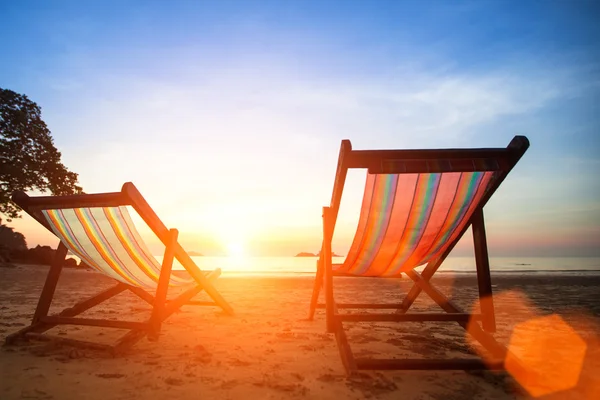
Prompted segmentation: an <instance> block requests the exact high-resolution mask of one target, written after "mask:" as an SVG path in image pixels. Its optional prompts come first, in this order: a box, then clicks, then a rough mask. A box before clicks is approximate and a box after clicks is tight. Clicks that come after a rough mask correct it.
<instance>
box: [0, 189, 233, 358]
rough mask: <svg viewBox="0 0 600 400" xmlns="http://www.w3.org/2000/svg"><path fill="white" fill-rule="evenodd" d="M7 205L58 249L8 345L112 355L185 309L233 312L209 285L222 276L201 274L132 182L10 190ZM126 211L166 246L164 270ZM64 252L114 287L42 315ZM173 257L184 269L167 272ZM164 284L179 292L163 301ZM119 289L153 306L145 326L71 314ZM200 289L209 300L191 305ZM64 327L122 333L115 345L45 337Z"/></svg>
mask: <svg viewBox="0 0 600 400" xmlns="http://www.w3.org/2000/svg"><path fill="white" fill-rule="evenodd" d="M12 200H13V201H14V202H15V203H16V204H18V205H19V206H20V207H21V208H22V209H23V210H24V211H25V212H27V213H28V214H29V215H31V216H32V217H33V218H34V219H36V220H37V221H38V222H39V223H40V224H42V225H43V226H44V227H46V228H47V229H48V230H50V231H51V232H52V233H53V234H54V235H56V236H57V237H58V238H59V239H60V244H59V245H58V248H57V250H56V252H55V258H54V260H53V262H52V264H51V266H50V269H49V272H48V275H47V277H46V283H45V284H44V287H43V289H42V292H41V295H40V298H39V301H38V304H37V308H36V310H35V313H34V315H33V320H32V322H31V325H30V326H27V327H25V328H23V329H21V330H20V331H18V332H16V333H14V334H12V335H9V336H8V337H7V338H6V343H7V344H11V343H14V342H15V341H17V340H18V339H19V338H33V339H40V340H54V341H59V342H63V343H67V344H70V345H75V346H80V347H88V348H98V349H104V350H108V351H110V352H113V353H116V354H118V353H122V352H123V351H126V350H127V349H128V348H130V347H131V346H132V345H133V344H134V343H136V342H137V341H139V340H140V339H142V338H143V337H144V336H148V338H149V339H150V340H157V339H158V335H159V332H160V328H161V323H162V322H163V321H164V320H165V319H166V318H167V317H169V316H170V315H171V314H173V313H174V312H175V311H177V310H178V309H179V308H180V307H181V306H182V305H184V304H195V305H212V306H218V307H221V308H222V309H223V311H224V312H226V313H228V314H233V309H232V308H231V306H230V305H229V304H228V303H227V302H226V301H225V299H224V298H223V297H222V296H221V295H220V294H219V292H217V290H216V289H215V287H214V286H213V284H212V281H214V280H215V279H216V278H218V276H219V275H220V273H221V271H220V270H218V269H217V270H214V271H212V272H210V273H206V272H204V271H201V270H200V268H198V266H197V265H196V264H195V263H194V262H193V261H192V259H191V258H190V256H189V255H188V254H187V252H186V251H185V250H184V249H183V248H182V247H181V245H180V244H179V243H178V242H177V236H178V231H177V230H176V229H171V230H169V229H167V227H166V226H165V225H164V224H163V222H162V221H161V220H160V218H159V217H158V216H157V215H156V214H155V213H154V211H153V210H152V208H151V207H150V205H149V204H148V203H147V202H146V200H145V199H144V198H143V197H142V195H141V193H140V192H139V191H138V190H137V188H136V187H135V186H134V185H133V183H130V182H127V183H125V184H124V185H123V187H122V190H121V191H120V192H115V193H98V194H81V195H72V196H43V197H29V196H28V195H27V194H25V193H23V192H16V193H14V194H13V196H12ZM127 206H130V207H132V208H133V209H134V210H135V211H136V212H137V213H138V215H139V216H140V217H141V218H142V220H143V221H144V222H145V223H146V224H147V225H148V227H149V228H150V229H151V230H152V231H153V232H154V234H155V235H156V236H157V237H158V238H159V239H160V241H161V242H162V243H163V244H164V245H165V252H164V257H163V261H162V265H161V264H159V263H158V262H157V261H156V259H155V258H154V257H153V256H152V253H150V251H149V249H148V247H147V246H146V244H145V243H144V241H143V240H142V238H141V237H140V235H139V233H138V231H137V230H136V228H135V225H134V224H133V221H132V219H131V217H130V215H129V212H128V208H127ZM68 251H70V252H71V253H73V254H74V255H76V256H77V257H79V258H80V259H81V260H83V261H84V262H85V263H86V264H87V265H89V266H90V267H91V268H93V269H94V270H95V271H97V272H100V273H102V274H104V275H106V276H109V277H110V278H113V279H114V280H116V281H117V282H118V283H117V284H116V285H115V286H113V287H111V288H109V289H106V290H104V291H102V292H100V293H98V294H97V295H95V296H92V297H91V298H88V299H85V300H83V301H80V302H79V303H77V304H75V305H74V306H73V307H70V308H67V309H65V310H63V311H62V312H60V313H58V314H56V315H48V312H49V309H50V304H51V302H52V299H53V297H54V292H55V289H56V286H57V283H58V279H59V277H60V274H61V271H62V268H63V264H64V261H65V258H66V255H67V252H68ZM174 259H177V260H178V261H179V262H180V263H181V265H183V267H184V268H185V272H184V271H181V272H182V273H181V274H175V273H172V264H173V260H174ZM169 286H172V287H179V292H181V294H179V295H178V296H177V297H175V298H172V299H170V300H169V299H168V298H167V292H168V289H169ZM125 290H129V291H131V292H133V293H134V294H135V295H137V296H139V297H140V298H142V299H143V300H144V301H146V302H148V303H149V304H150V305H151V306H152V311H151V315H150V317H149V318H148V319H147V321H145V322H131V321H115V320H105V319H91V318H77V315H79V314H81V313H83V312H84V311H86V310H89V309H90V308H92V307H95V306H97V305H98V304H100V303H102V302H104V301H106V300H108V299H110V298H112V297H113V296H115V295H117V294H119V293H121V292H123V291H125ZM202 290H204V291H205V292H206V293H207V294H208V295H209V296H210V297H211V298H212V300H213V301H211V302H208V301H193V300H192V299H193V298H194V297H195V296H196V295H197V294H198V293H199V292H200V291H202ZM62 324H67V325H86V326H97V327H109V328H120V329H125V330H127V331H128V332H127V333H125V334H124V335H123V336H122V337H121V338H120V339H119V340H117V343H116V344H114V345H106V344H100V343H94V342H89V341H83V340H77V339H71V338H66V337H64V336H52V335H49V334H45V333H44V332H46V331H48V330H49V329H51V328H53V327H55V326H57V325H62Z"/></svg>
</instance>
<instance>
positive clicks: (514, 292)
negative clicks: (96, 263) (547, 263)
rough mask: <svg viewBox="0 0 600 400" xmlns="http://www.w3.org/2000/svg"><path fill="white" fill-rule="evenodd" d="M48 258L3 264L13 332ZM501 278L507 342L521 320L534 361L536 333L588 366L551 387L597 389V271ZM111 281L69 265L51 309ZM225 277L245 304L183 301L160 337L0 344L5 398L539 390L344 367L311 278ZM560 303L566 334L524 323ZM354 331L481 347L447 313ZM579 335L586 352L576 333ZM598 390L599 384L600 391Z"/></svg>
mask: <svg viewBox="0 0 600 400" xmlns="http://www.w3.org/2000/svg"><path fill="white" fill-rule="evenodd" d="M46 271H47V268H45V267H41V266H18V267H17V268H0V290H1V291H0V340H2V342H3V341H4V338H5V337H6V335H8V334H9V333H12V332H14V331H16V330H18V329H20V328H21V327H23V326H25V325H28V324H29V321H30V319H31V316H32V314H33V311H34V308H35V305H36V303H37V299H38V297H39V293H40V290H41V288H42V285H43V281H44V278H45V274H46ZM493 281H494V285H495V286H494V290H495V293H496V294H497V295H498V296H497V298H496V305H497V318H498V332H497V333H496V335H495V336H496V338H497V339H498V340H499V341H500V342H502V343H504V344H506V345H508V344H509V343H511V333H512V332H513V331H515V332H517V331H518V332H522V333H525V335H524V336H520V337H515V336H513V337H512V343H513V345H514V346H515V347H514V349H515V351H517V352H519V351H520V352H521V356H522V357H524V358H525V359H524V361H531V359H533V358H535V357H538V358H539V357H542V358H544V357H546V358H547V357H548V355H547V354H546V355H543V356H540V355H539V354H537V355H536V354H528V353H527V352H523V349H524V348H526V347H527V341H530V342H532V341H533V342H536V343H538V344H539V343H542V344H543V345H541V346H538V349H537V350H538V351H543V352H545V351H550V352H551V357H553V358H552V359H546V360H545V361H544V362H545V363H548V364H549V365H551V364H552V363H553V362H554V363H558V364H559V365H557V366H556V367H554V366H553V367H552V368H553V371H554V370H555V371H561V369H560V367H561V365H562V366H564V365H569V366H570V367H572V368H571V369H576V370H577V372H578V374H577V376H576V377H575V381H574V382H573V383H572V385H570V386H574V387H571V388H570V389H568V388H567V389H568V390H563V391H561V392H558V393H553V394H550V395H548V396H545V397H543V398H550V399H554V398H556V399H565V398H566V399H569V398H572V399H579V398H585V397H587V398H593V397H590V396H594V394H592V391H591V390H598V386H595V388H596V389H592V388H593V387H594V384H595V383H596V384H597V382H595V380H594V379H598V378H597V377H598V376H600V373H599V372H600V368H599V366H600V365H599V361H598V360H600V350H599V348H598V344H597V342H594V340H595V339H594V338H595V337H596V338H597V334H598V330H597V327H598V325H597V321H598V316H600V277H598V276H596V277H589V276H588V277H565V276H562V277H560V276H536V275H529V276H506V275H505V276H495V277H494V279H493ZM434 283H435V284H436V285H438V286H439V287H440V288H442V289H443V290H444V291H445V292H447V293H448V294H452V295H454V296H455V297H454V299H455V301H456V302H457V303H458V304H459V305H460V306H462V307H464V308H466V309H471V308H472V305H473V302H474V300H475V298H476V295H477V289H476V283H475V279H474V277H473V276H457V277H452V276H448V275H446V276H445V277H441V278H438V279H436V280H434ZM110 285H112V281H110V280H109V279H107V278H104V277H103V276H100V275H98V274H96V273H94V272H87V271H77V270H66V271H64V272H63V276H62V278H61V281H60V283H59V287H58V289H57V294H56V300H55V301H54V303H53V306H52V309H51V311H54V312H56V311H60V310H62V309H63V308H66V307H69V306H71V305H72V304H73V303H74V302H76V301H78V300H80V299H82V298H84V297H89V296H90V295H92V294H94V293H95V292H97V291H99V290H101V289H104V288H107V287H109V286H110ZM336 285H337V286H336V298H337V299H338V301H340V302H348V301H352V302H374V301H379V302H380V301H381V300H382V299H384V300H385V301H389V302H393V301H399V300H401V298H402V296H403V294H404V293H406V291H407V289H408V288H409V287H410V282H408V281H407V280H402V279H400V280H398V279H396V280H385V279H352V278H339V282H337V284H336ZM216 286H217V288H218V289H219V290H220V291H221V293H222V294H223V295H224V297H225V298H226V299H228V301H229V302H230V303H231V304H232V306H233V307H234V308H235V310H236V315H235V316H233V317H230V316H226V315H224V314H223V313H221V312H220V311H219V310H218V309H216V308H212V307H198V306H184V307H183V308H182V310H181V311H180V312H178V313H176V314H174V315H173V316H171V317H170V318H169V319H168V320H167V321H166V322H165V323H164V324H163V330H162V334H161V337H160V339H159V341H158V342H149V341H148V340H146V339H143V340H141V341H140V342H138V343H137V344H136V345H135V346H134V347H133V348H132V349H131V350H130V351H129V352H128V353H127V354H126V355H124V356H121V357H118V358H113V357H110V356H108V355H107V354H103V353H102V352H98V351H92V350H75V349H74V348H72V347H67V346H59V345H55V344H50V343H41V342H30V343H25V344H20V345H18V346H10V347H6V346H4V347H2V349H1V350H0V399H2V400H9V399H25V398H27V399H199V398H202V399H213V398H215V399H287V398H315V399H346V398H348V399H361V398H372V399H399V398H402V399H443V400H451V399H474V398H481V399H504V398H528V397H529V395H527V394H526V392H524V391H523V389H522V388H519V386H518V385H517V384H516V383H515V380H514V379H513V378H512V377H511V376H510V374H508V373H506V372H502V373H492V372H476V373H467V372H463V371H431V372H429V371H381V372H366V373H361V374H359V375H358V376H357V377H353V378H350V379H347V378H346V377H345V375H344V370H343V367H342V364H341V361H340V358H339V355H338V350H337V346H336V343H335V339H334V337H333V335H331V334H327V333H325V321H324V315H323V314H322V312H318V314H317V317H316V318H315V320H314V321H307V320H306V319H305V318H306V314H307V310H308V301H309V298H310V293H311V289H312V279H311V278H306V277H287V278H279V277H250V278H241V277H227V276H225V277H221V278H220V279H219V280H218V281H217V282H216ZM198 298H200V296H199V297H198ZM436 307H437V306H436V305H435V304H433V302H432V301H430V300H429V299H427V298H426V296H424V295H422V296H421V297H419V300H418V301H417V303H416V304H415V309H416V310H421V311H437V308H436ZM148 312H149V306H148V305H147V304H146V303H144V302H143V301H141V300H140V299H138V298H137V297H135V296H133V295H131V294H128V293H126V294H121V295H120V296H118V297H116V298H114V299H112V300H111V301H109V302H106V303H104V304H102V305H101V306H98V307H96V308H94V309H93V310H92V311H90V312H87V313H86V314H84V315H86V316H90V317H102V318H115V319H116V318H119V319H123V317H124V316H125V317H126V318H127V319H129V320H142V319H143V318H145V317H147V316H148ZM551 314H554V317H552V318H555V319H554V320H552V321H554V322H556V320H557V319H556V318H557V317H556V315H560V316H561V318H562V319H558V321H559V322H561V321H565V324H568V325H565V327H563V328H560V329H562V333H563V335H562V336H560V335H559V336H555V337H558V339H557V340H555V342H551V341H544V340H542V339H544V337H545V336H544V335H546V334H548V332H549V331H550V330H552V328H551V327H550V328H549V327H548V326H546V327H544V326H542V325H543V324H542V325H540V324H537V325H535V324H533V325H531V324H530V325H527V324H526V321H530V320H531V318H533V317H540V316H549V315H551ZM542 320H543V318H542ZM536 321H540V319H539V318H538V319H537V320H536ZM555 325H556V324H554V326H555ZM515 326H516V327H517V329H516V330H515ZM560 329H559V330H560ZM565 332H567V334H568V333H569V332H571V333H573V332H576V335H577V336H578V337H579V338H581V339H573V340H569V336H568V335H567V336H565ZM53 333H55V334H58V335H65V337H73V338H78V337H79V338H85V339H88V340H90V339H92V340H97V341H99V342H110V341H112V340H114V338H116V337H117V336H116V335H115V334H116V333H122V331H121V332H119V331H117V332H115V330H111V329H106V328H104V329H100V328H84V327H59V328H54V329H53ZM348 333H349V339H350V342H351V345H352V347H353V349H354V352H355V355H357V356H363V357H365V356H374V357H388V358H389V357H399V356H410V357H427V356H429V357H440V356H442V357H443V356H457V355H461V354H463V355H465V356H468V354H469V353H471V352H473V350H472V347H470V346H469V345H468V344H467V341H466V340H465V334H464V330H463V329H462V328H460V327H459V326H458V325H456V324H452V323H447V322H446V323H423V324H420V323H402V324H393V323H390V324H387V323H375V324H348ZM557 341H558V343H557ZM581 343H584V348H583V352H582V351H581V348H579V347H578V345H579V344H581ZM585 346H587V347H585ZM530 353H531V352H530ZM561 357H562V358H561ZM565 360H566V361H565ZM533 361H535V360H533ZM538 361H539V360H538ZM579 371H581V372H580V373H579ZM563 375H564V374H563V373H562V372H561V376H563ZM561 376H559V377H556V378H553V379H558V380H560V379H561ZM539 393H542V392H539ZM539 393H537V394H539ZM595 393H596V394H598V395H599V397H596V398H600V392H595Z"/></svg>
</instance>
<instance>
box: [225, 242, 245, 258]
mask: <svg viewBox="0 0 600 400" xmlns="http://www.w3.org/2000/svg"><path fill="white" fill-rule="evenodd" d="M245 254H246V250H245V248H244V244H243V243H242V242H241V241H235V242H229V243H228V244H227V255H228V256H229V257H236V258H242V257H244V256H245Z"/></svg>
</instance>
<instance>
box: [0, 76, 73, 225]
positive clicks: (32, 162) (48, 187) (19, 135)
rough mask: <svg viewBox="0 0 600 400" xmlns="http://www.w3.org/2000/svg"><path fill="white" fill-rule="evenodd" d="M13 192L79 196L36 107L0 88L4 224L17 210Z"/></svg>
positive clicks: (1, 210)
mask: <svg viewBox="0 0 600 400" xmlns="http://www.w3.org/2000/svg"><path fill="white" fill-rule="evenodd" d="M17 190H22V191H28V190H39V191H41V192H45V191H50V192H51V193H52V194H55V195H67V194H73V193H81V187H79V186H78V185H77V174H76V173H74V172H71V171H69V170H68V169H67V168H66V167H65V166H64V165H63V164H62V163H61V160H60V152H59V151H58V150H57V149H56V147H54V142H53V140H52V136H51V135H50V130H49V129H48V127H47V126H46V124H45V123H44V121H43V120H42V111H41V109H40V107H39V106H38V105H37V104H36V103H35V102H33V101H31V100H29V99H28V98H27V96H25V95H22V94H19V93H16V92H13V91H12V90H8V89H2V88H0V213H3V214H5V215H6V217H7V219H8V221H10V219H11V218H17V217H18V213H19V209H18V208H17V206H16V205H15V204H14V203H12V202H11V201H10V196H11V194H12V193H13V192H15V191H17Z"/></svg>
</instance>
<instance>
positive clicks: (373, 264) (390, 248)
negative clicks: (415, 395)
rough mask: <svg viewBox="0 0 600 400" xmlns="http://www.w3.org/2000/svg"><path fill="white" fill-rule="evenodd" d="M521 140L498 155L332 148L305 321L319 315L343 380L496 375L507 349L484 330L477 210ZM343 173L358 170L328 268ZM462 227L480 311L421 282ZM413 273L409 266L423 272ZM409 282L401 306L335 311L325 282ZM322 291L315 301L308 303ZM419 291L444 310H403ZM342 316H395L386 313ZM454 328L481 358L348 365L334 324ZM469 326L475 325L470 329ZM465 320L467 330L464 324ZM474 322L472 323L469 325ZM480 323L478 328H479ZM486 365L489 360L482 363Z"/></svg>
mask: <svg viewBox="0 0 600 400" xmlns="http://www.w3.org/2000/svg"><path fill="white" fill-rule="evenodd" d="M528 147H529V141H528V140H527V138H526V137H524V136H516V137H514V138H513V140H512V141H511V142H510V144H509V145H508V147H506V148H492V149H440V150H358V151H357V150H352V145H351V143H350V141H348V140H344V141H342V145H341V149H340V155H339V160H338V166H337V172H336V177H335V183H334V187H333V195H332V199H331V204H330V206H329V207H324V208H323V244H322V248H321V252H320V258H319V260H318V262H317V273H316V279H315V284H314V289H313V293H312V298H311V303H310V311H309V319H313V317H314V314H315V310H316V309H317V308H325V314H326V321H327V330H328V332H330V333H335V336H336V340H337V344H338V348H339V352H340V355H341V358H342V362H343V364H344V367H345V369H346V372H347V373H348V374H352V373H353V372H355V371H356V370H361V369H365V370H378V369H484V368H490V369H501V368H502V367H503V366H504V361H503V360H505V359H506V356H507V350H506V348H504V347H503V346H501V345H500V344H499V343H498V342H496V340H495V339H494V338H493V336H492V335H491V334H490V333H493V332H494V331H495V328H496V323H495V315H494V304H493V298H492V285H491V278H490V268H489V260H488V251H487V242H486V235H485V226H484V220H483V207H484V205H485V204H486V203H487V202H488V200H489V199H490V197H491V196H492V195H493V193H494V192H495V191H496V189H497V188H498V186H499V185H500V184H501V182H502V181H503V180H504V179H505V178H506V176H507V175H508V173H509V172H510V170H511V169H512V168H513V167H514V166H515V164H516V163H517V162H518V161H519V159H520V158H521V157H522V156H523V154H524V153H525V151H526V150H527V148H528ZM349 168H363V169H365V168H366V169H367V170H368V174H367V180H366V187H365V192H364V198H363V203H362V208H361V213H360V217H359V222H358V227H357V231H356V234H355V236H354V240H353V242H352V245H351V247H350V250H349V252H348V255H347V257H346V259H345V261H344V262H343V263H342V264H338V265H336V264H332V253H331V240H332V237H333V233H334V229H335V224H336V219H337V216H338V211H339V207H340V201H341V198H342V191H343V189H344V182H345V180H346V175H347V172H348V169H349ZM469 227H472V231H473V242H474V247H475V261H476V269H477V282H478V286H479V300H480V314H469V313H466V312H465V311H463V310H461V309H460V308H459V307H458V306H457V305H456V304H454V303H453V302H452V301H451V300H449V299H448V298H447V297H446V296H445V295H444V294H443V293H442V292H440V291H439V290H438V289H437V288H435V287H434V286H432V285H431V283H430V282H429V281H430V279H431V277H432V276H433V275H434V273H435V272H436V271H437V270H438V268H439V267H440V266H441V265H442V263H443V262H444V260H445V259H446V257H447V256H448V254H449V253H450V252H451V251H452V249H453V248H454V246H455V245H456V243H457V242H458V241H459V240H460V239H461V237H462V236H463V235H464V233H465V231H467V229H468V228H469ZM423 265H425V268H424V269H423V270H422V272H421V273H419V272H417V271H416V270H415V267H418V266H423ZM401 274H406V275H407V276H408V277H409V278H410V279H411V280H413V281H414V284H413V287H412V288H411V290H410V291H409V292H408V293H407V294H406V296H405V298H404V300H403V301H402V303H401V304H338V303H336V302H335V299H334V285H333V283H334V280H333V277H334V276H358V277H399V276H400V275H401ZM322 286H324V291H325V304H320V303H318V299H319V292H320V290H321V287H322ZM421 291H424V292H425V293H427V295H429V297H431V298H432V299H433V300H434V301H435V302H436V303H437V304H438V305H439V306H440V307H441V308H442V309H443V310H444V311H445V313H408V310H409V308H410V307H411V305H412V304H413V302H414V301H415V300H416V298H417V296H418V295H419V294H420V293H421ZM347 309H372V310H382V309H389V310H393V309H395V310H396V312H395V313H389V312H388V313H385V312H379V313H375V312H370V313H365V312H362V313H361V312H356V311H354V312H353V313H343V312H340V310H347ZM367 321H387V322H395V321H397V322H415V321H419V322H423V321H455V322H457V323H458V324H460V325H461V326H462V327H463V328H465V329H467V327H468V332H469V333H470V334H471V335H472V336H473V337H474V338H475V339H476V340H477V341H478V342H480V343H481V344H482V346H483V347H484V348H485V349H486V350H487V351H488V352H489V353H490V355H491V357H486V360H483V359H453V360H448V359H436V360H433V359H397V358H395V359H373V358H362V359H360V358H355V357H354V355H353V353H352V350H351V348H350V345H349V343H348V339H347V336H346V333H345V331H344V325H343V324H344V323H349V322H367ZM475 321H476V322H475ZM470 322H471V323H470ZM473 322H474V323H473ZM480 323H481V326H480V325H479V324H480ZM487 359H492V360H493V361H488V360H487Z"/></svg>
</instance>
